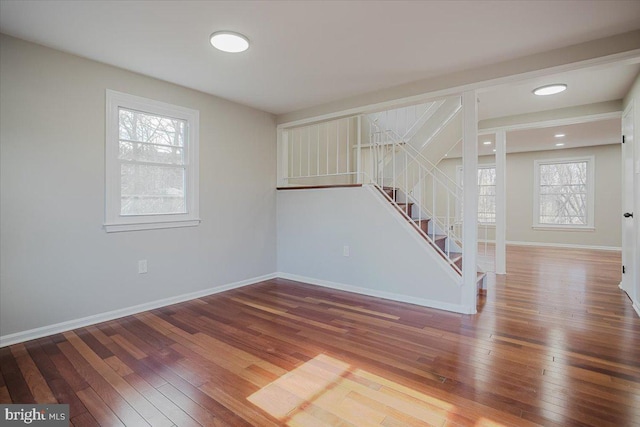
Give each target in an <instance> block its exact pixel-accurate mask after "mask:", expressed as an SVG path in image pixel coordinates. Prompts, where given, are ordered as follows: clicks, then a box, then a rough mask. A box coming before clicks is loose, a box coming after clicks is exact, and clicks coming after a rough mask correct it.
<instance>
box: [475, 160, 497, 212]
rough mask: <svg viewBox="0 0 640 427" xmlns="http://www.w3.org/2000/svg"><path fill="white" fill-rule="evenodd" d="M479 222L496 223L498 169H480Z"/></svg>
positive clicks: (493, 167)
mask: <svg viewBox="0 0 640 427" xmlns="http://www.w3.org/2000/svg"><path fill="white" fill-rule="evenodd" d="M478 222H479V223H481V224H495V223H496V168H495V166H489V167H485V166H480V167H478Z"/></svg>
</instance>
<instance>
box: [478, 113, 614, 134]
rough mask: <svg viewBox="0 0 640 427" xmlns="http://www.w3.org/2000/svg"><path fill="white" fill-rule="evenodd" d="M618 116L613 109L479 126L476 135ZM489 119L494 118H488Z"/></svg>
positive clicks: (573, 123)
mask: <svg viewBox="0 0 640 427" xmlns="http://www.w3.org/2000/svg"><path fill="white" fill-rule="evenodd" d="M508 117H509V116H507V117H499V118H500V119H506V118H508ZM512 117H513V116H512ZM620 118H622V112H621V111H613V112H610V113H599V114H589V115H586V116H577V117H566V118H563V119H552V120H540V121H533V122H526V123H514V124H512V125H505V126H498V127H492V128H479V129H478V135H488V134H493V133H496V132H499V131H515V130H525V129H543V128H550V127H556V126H565V125H576V124H582V123H591V122H598V121H601V120H611V119H620ZM490 120H494V119H490Z"/></svg>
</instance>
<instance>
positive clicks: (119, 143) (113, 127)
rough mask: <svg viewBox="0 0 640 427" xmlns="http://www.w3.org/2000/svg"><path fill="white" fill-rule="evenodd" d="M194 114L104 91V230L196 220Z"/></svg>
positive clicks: (177, 107)
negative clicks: (105, 120)
mask: <svg viewBox="0 0 640 427" xmlns="http://www.w3.org/2000/svg"><path fill="white" fill-rule="evenodd" d="M198 116H199V114H198V112H197V111H195V110H191V109H187V108H184V107H179V106H174V105H170V104H165V103H161V102H158V101H153V100H149V99H146V98H141V97H136V96H132V95H127V94H123V93H119V92H114V91H107V150H106V153H107V181H106V182H107V197H106V199H107V207H106V211H107V215H106V217H107V220H106V223H105V228H106V230H107V231H126V230H139V229H147V228H165V227H179V226H190V225H197V223H198V222H199V219H198V160H197V153H198ZM145 224H146V225H145Z"/></svg>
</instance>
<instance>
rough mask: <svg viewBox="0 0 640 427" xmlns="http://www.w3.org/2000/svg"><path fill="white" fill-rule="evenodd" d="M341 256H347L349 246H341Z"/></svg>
mask: <svg viewBox="0 0 640 427" xmlns="http://www.w3.org/2000/svg"><path fill="white" fill-rule="evenodd" d="M342 256H349V246H346V245H345V246H343V247H342Z"/></svg>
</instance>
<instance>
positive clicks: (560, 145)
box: [556, 142, 564, 147]
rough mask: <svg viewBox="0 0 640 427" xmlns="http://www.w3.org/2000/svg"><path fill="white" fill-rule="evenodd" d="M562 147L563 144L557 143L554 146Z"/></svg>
mask: <svg viewBox="0 0 640 427" xmlns="http://www.w3.org/2000/svg"><path fill="white" fill-rule="evenodd" d="M563 145H564V142H558V143H557V144H556V147H562V146H563Z"/></svg>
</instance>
